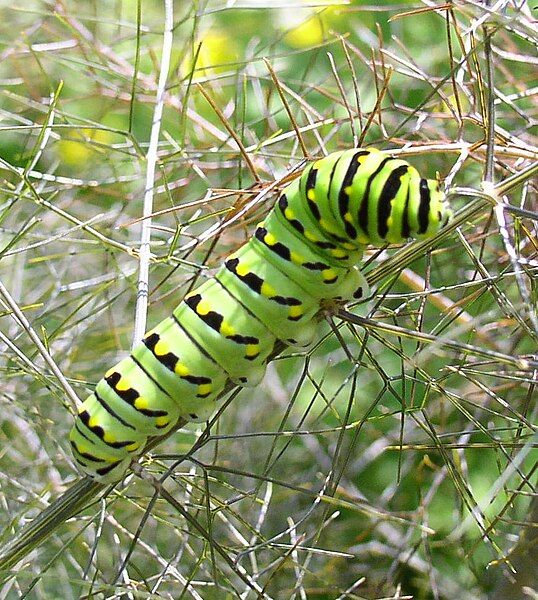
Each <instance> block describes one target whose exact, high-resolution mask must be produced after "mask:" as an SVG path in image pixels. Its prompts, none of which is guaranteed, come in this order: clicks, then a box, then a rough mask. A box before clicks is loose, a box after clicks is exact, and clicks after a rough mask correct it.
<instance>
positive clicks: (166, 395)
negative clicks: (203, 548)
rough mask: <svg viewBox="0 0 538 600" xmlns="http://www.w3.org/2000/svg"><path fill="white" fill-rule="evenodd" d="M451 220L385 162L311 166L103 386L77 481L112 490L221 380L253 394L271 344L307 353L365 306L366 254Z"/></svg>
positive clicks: (201, 413)
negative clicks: (334, 319) (326, 328)
mask: <svg viewBox="0 0 538 600" xmlns="http://www.w3.org/2000/svg"><path fill="white" fill-rule="evenodd" d="M450 214H451V213H450V209H449V208H448V206H447V204H446V202H445V197H444V194H443V193H442V192H441V191H440V190H439V184H438V182H437V181H436V180H432V179H422V178H421V177H420V175H419V173H418V172H417V171H416V169H414V168H413V167H412V166H410V165H409V164H408V163H407V162H405V161H404V160H401V159H398V158H395V157H391V156H389V155H388V154H385V153H383V152H380V151H377V150H374V149H354V150H346V151H343V152H335V153H333V154H330V155H329V156H326V157H325V158H322V159H320V160H317V161H315V162H313V163H311V164H310V165H308V167H307V168H306V169H305V170H304V172H303V173H302V175H301V176H300V177H299V178H297V179H295V180H294V181H293V182H292V183H290V184H289V185H288V186H287V187H286V188H285V189H284V190H283V192H282V193H281V194H280V196H279V198H278V200H277V202H276V204H275V206H274V208H273V209H272V210H271V212H270V213H269V214H268V216H267V218H266V219H265V220H264V221H263V222H262V223H260V224H258V226H257V228H256V231H255V233H254V235H253V236H252V238H251V239H250V240H249V241H248V242H247V243H246V244H245V245H243V246H242V247H241V248H239V250H238V251H237V252H235V253H234V254H232V255H231V256H230V257H229V258H228V259H227V260H226V261H225V262H224V264H223V265H222V267H221V268H220V270H219V271H218V272H217V274H216V275H215V276H214V277H212V278H210V279H208V280H207V281H205V282H204V283H203V284H202V285H200V286H199V287H198V288H196V289H195V290H194V291H192V292H191V293H189V294H188V295H187V296H186V297H185V298H184V299H183V301H182V302H181V303H180V304H179V305H178V306H177V308H176V309H175V310H174V312H173V313H172V315H171V316H170V317H168V318H167V319H165V320H164V321H162V322H161V323H159V324H158V325H157V326H156V327H155V328H154V329H152V330H151V331H150V332H149V333H147V334H146V336H145V337H144V339H143V341H142V343H141V344H140V345H139V346H138V347H136V348H135V349H134V350H133V352H132V353H131V355H130V356H128V357H127V358H125V359H124V360H122V361H121V362H119V363H118V364H117V365H116V366H114V367H113V368H112V369H110V370H109V371H108V373H107V374H106V375H105V377H104V378H103V379H101V380H100V381H99V383H98V384H97V386H96V388H95V391H94V393H93V394H91V395H90V396H89V397H88V398H87V399H86V400H85V402H84V403H83V404H82V406H81V408H80V411H79V414H78V417H77V419H76V421H75V425H74V427H73V429H72V431H71V435H70V440H71V445H72V448H73V453H74V456H75V459H76V461H77V463H78V465H79V467H80V468H81V470H82V471H84V472H85V473H86V474H88V475H90V476H91V477H93V478H95V479H97V480H99V481H102V482H112V481H117V480H118V479H120V478H121V476H122V475H123V474H124V473H125V471H126V469H127V468H128V466H129V464H130V462H131V461H132V459H133V458H136V457H137V456H138V455H139V454H140V453H141V452H142V450H143V449H144V446H145V444H146V442H147V439H148V438H149V437H152V436H156V435H161V434H163V433H165V432H166V431H168V430H169V429H170V428H172V427H173V426H174V425H175V423H176V422H177V420H178V419H179V418H180V417H184V418H187V419H190V420H206V419H207V418H208V417H209V415H210V414H211V413H213V412H214V410H215V408H216V406H215V404H216V403H215V400H216V398H217V397H218V395H219V393H220V392H221V391H222V390H223V388H224V386H225V383H226V380H227V379H228V378H229V379H231V380H232V381H233V382H234V383H236V384H237V385H240V386H255V385H257V384H258V383H259V382H260V380H261V379H262V377H263V375H264V373H265V365H266V362H267V359H268V357H269V355H270V354H271V352H272V350H273V347H274V344H275V342H276V340H281V341H283V342H285V343H286V344H289V345H298V346H306V345H308V344H309V343H310V342H311V341H312V339H313V338H314V336H315V329H316V325H315V320H314V317H315V315H316V314H317V313H318V312H319V310H320V306H321V305H322V303H323V302H324V301H330V300H335V301H341V302H345V301H348V300H350V299H352V298H359V297H361V296H362V295H364V294H365V292H366V282H365V280H364V277H363V276H362V275H361V273H360V271H359V270H358V269H357V265H358V264H359V262H360V260H361V257H362V253H363V249H364V246H365V245H366V244H373V245H376V246H380V245H384V244H386V243H388V242H392V243H396V242H401V241H403V240H405V239H406V238H409V237H416V238H423V237H429V236H433V235H435V234H436V233H437V231H438V230H439V229H440V227H441V226H442V225H444V224H445V223H446V222H447V221H448V219H449V218H450Z"/></svg>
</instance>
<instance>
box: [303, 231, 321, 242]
mask: <svg viewBox="0 0 538 600" xmlns="http://www.w3.org/2000/svg"><path fill="white" fill-rule="evenodd" d="M304 236H305V238H306V239H307V240H309V241H311V242H317V241H318V238H317V237H316V236H315V235H314V234H313V233H311V232H310V231H308V230H307V231H305V232H304Z"/></svg>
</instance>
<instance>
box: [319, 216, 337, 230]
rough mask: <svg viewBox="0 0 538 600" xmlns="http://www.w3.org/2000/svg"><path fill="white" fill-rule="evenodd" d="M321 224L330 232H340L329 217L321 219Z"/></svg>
mask: <svg viewBox="0 0 538 600" xmlns="http://www.w3.org/2000/svg"><path fill="white" fill-rule="evenodd" d="M319 224H320V226H321V228H322V229H325V231H328V232H329V233H338V231H337V229H336V227H334V226H333V224H332V223H331V222H330V221H327V219H320V220H319Z"/></svg>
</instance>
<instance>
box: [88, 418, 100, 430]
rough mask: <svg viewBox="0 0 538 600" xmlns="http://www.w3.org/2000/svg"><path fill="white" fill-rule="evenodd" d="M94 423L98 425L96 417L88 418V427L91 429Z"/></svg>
mask: <svg viewBox="0 0 538 600" xmlns="http://www.w3.org/2000/svg"><path fill="white" fill-rule="evenodd" d="M96 425H99V419H96V418H95V417H91V418H90V420H89V421H88V427H89V428H90V429H93V428H94V427H95V426H96Z"/></svg>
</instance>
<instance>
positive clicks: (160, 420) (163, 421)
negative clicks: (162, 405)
mask: <svg viewBox="0 0 538 600" xmlns="http://www.w3.org/2000/svg"><path fill="white" fill-rule="evenodd" d="M168 423H170V419H168V417H157V418H156V419H155V425H156V426H157V427H165V426H166V425H168Z"/></svg>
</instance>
